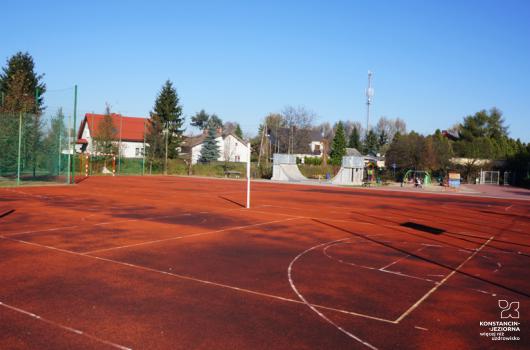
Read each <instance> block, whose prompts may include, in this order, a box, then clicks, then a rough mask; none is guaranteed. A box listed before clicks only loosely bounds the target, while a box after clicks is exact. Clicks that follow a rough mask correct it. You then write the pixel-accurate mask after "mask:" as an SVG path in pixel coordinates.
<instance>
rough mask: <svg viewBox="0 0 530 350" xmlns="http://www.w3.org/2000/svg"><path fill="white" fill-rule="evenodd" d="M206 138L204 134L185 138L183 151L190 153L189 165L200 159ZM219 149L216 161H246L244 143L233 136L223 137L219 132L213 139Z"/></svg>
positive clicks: (246, 150) (247, 151)
mask: <svg viewBox="0 0 530 350" xmlns="http://www.w3.org/2000/svg"><path fill="white" fill-rule="evenodd" d="M205 138H206V133H203V134H202V135H199V136H192V137H187V138H185V140H184V144H183V149H184V150H186V151H187V152H191V163H192V164H196V163H197V162H198V161H199V159H200V157H201V149H202V145H203V143H204V139H205ZM215 141H216V142H217V146H218V148H219V158H218V159H217V160H218V161H221V162H224V161H229V162H242V163H246V162H247V161H248V156H249V149H248V145H247V143H246V142H245V141H243V140H242V139H240V138H239V137H237V136H236V135H234V134H227V135H223V134H222V133H221V132H220V130H219V131H218V133H217V137H216V139H215Z"/></svg>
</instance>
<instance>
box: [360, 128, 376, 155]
mask: <svg viewBox="0 0 530 350" xmlns="http://www.w3.org/2000/svg"><path fill="white" fill-rule="evenodd" d="M378 150H379V142H378V140H377V135H376V133H375V132H374V131H373V130H371V129H370V131H368V135H366V138H365V140H364V145H363V152H364V154H375V153H377V151H378Z"/></svg>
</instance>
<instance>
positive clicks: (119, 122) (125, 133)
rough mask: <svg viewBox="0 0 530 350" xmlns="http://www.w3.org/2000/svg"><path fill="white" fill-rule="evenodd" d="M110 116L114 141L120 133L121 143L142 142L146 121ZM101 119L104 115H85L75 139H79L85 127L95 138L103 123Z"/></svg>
mask: <svg viewBox="0 0 530 350" xmlns="http://www.w3.org/2000/svg"><path fill="white" fill-rule="evenodd" d="M110 116H111V117H112V121H113V125H114V129H116V140H119V139H120V132H121V140H122V141H136V142H143V141H144V130H145V131H147V122H148V119H146V118H143V117H126V116H123V115H120V114H116V113H112V114H111V115H110ZM103 118H105V115H104V114H93V113H87V114H85V118H84V119H83V121H82V122H81V125H80V126H79V131H78V133H77V138H78V139H81V136H82V135H83V130H84V128H85V126H88V129H89V130H90V136H91V137H95V136H97V135H98V131H99V125H100V123H101V122H102V121H103ZM144 124H145V125H144Z"/></svg>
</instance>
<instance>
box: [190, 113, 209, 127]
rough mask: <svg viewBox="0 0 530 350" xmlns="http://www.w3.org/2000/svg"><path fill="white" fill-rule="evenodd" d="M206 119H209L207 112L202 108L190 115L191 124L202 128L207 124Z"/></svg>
mask: <svg viewBox="0 0 530 350" xmlns="http://www.w3.org/2000/svg"><path fill="white" fill-rule="evenodd" d="M208 119H210V116H209V115H208V113H206V112H205V111H204V109H201V111H200V112H197V113H195V115H194V116H193V117H191V126H195V127H197V128H199V129H201V130H204V129H206V127H207V125H208V124H207V123H208Z"/></svg>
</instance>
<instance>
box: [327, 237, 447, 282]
mask: <svg viewBox="0 0 530 350" xmlns="http://www.w3.org/2000/svg"><path fill="white" fill-rule="evenodd" d="M359 239H360V237H359ZM368 242H370V241H368ZM370 243H373V242H370ZM339 244H347V243H335V244H330V245H328V246H326V247H325V248H324V249H323V253H324V255H325V256H326V257H328V258H329V259H331V260H335V261H338V262H339V263H341V264H345V265H350V266H354V267H360V268H363V269H367V270H376V271H379V272H384V273H389V274H392V275H397V276H402V277H408V278H413V279H417V280H420V281H426V282H430V283H438V282H437V281H434V280H431V279H428V278H423V277H418V276H412V275H407V274H405V273H401V272H396V271H389V270H383V269H382V268H380V269H379V268H377V267H372V266H366V265H358V264H355V263H352V262H349V261H344V260H342V259H339V258H335V257H334V256H332V255H330V254H329V253H328V248H330V247H333V246H336V245H339ZM349 244H353V243H349ZM402 258H404V257H402ZM402 258H400V259H402Z"/></svg>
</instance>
